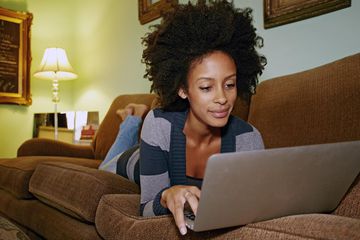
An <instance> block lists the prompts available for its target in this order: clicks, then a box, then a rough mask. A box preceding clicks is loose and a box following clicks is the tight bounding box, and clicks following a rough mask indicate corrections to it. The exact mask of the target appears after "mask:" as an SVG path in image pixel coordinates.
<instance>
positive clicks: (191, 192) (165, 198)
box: [161, 185, 201, 235]
mask: <svg viewBox="0 0 360 240" xmlns="http://www.w3.org/2000/svg"><path fill="white" fill-rule="evenodd" d="M200 192H201V191H200V189H199V188H197V187H195V186H185V185H176V186H172V187H170V188H168V189H166V190H165V191H163V192H162V194H161V205H163V207H166V208H168V209H169V210H170V212H171V213H172V214H173V216H174V219H175V223H176V226H177V227H178V228H179V230H180V233H181V234H182V235H185V234H186V232H187V230H186V225H185V219H184V206H185V203H186V202H187V203H188V204H189V205H190V207H191V209H192V211H193V213H194V214H195V215H196V212H197V207H198V205H199V199H200Z"/></svg>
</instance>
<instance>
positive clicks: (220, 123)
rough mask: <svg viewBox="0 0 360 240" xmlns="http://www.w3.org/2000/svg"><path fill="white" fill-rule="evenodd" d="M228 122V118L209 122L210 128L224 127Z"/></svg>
mask: <svg viewBox="0 0 360 240" xmlns="http://www.w3.org/2000/svg"><path fill="white" fill-rule="evenodd" d="M228 121H229V117H226V118H221V119H212V121H210V124H209V125H210V126H212V127H218V128H219V127H224V126H225V125H226V124H227V123H228Z"/></svg>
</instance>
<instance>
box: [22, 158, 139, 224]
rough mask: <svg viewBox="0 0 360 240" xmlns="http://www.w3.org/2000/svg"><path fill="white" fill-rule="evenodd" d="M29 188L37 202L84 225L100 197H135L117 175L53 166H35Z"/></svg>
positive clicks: (135, 190) (131, 187) (133, 187)
mask: <svg viewBox="0 0 360 240" xmlns="http://www.w3.org/2000/svg"><path fill="white" fill-rule="evenodd" d="M29 188H30V192H31V193H33V194H34V195H35V196H36V197H37V198H38V199H39V200H40V201H42V202H44V203H46V204H48V205H51V206H53V207H55V208H57V209H58V210H60V211H62V212H65V213H67V214H69V215H71V216H73V217H76V218H78V219H80V220H82V221H86V222H94V221H95V212H96V208H97V206H98V203H99V201H100V198H101V197H102V196H103V195H104V194H109V193H125V194H131V193H139V187H138V186H137V185H136V184H135V183H133V182H130V181H129V180H127V179H125V178H123V177H121V176H119V175H116V174H113V173H110V172H106V171H101V170H97V169H92V168H88V167H83V166H78V165H75V164H69V163H55V162H46V163H41V164H39V165H38V166H37V168H36V169H35V172H34V173H33V175H32V177H31V180H30V187H29Z"/></svg>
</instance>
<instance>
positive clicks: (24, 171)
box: [0, 156, 101, 199]
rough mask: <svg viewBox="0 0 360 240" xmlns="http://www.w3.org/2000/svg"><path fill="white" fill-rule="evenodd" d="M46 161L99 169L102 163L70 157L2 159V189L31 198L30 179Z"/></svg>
mask: <svg viewBox="0 0 360 240" xmlns="http://www.w3.org/2000/svg"><path fill="white" fill-rule="evenodd" d="M45 161H53V162H69V163H74V164H78V165H82V166H87V167H91V168H97V167H98V166H99V164H100V162H101V161H99V160H93V159H85V158H70V157H47V156H32V157H17V158H8V159H0V188H1V189H4V190H6V191H9V192H10V193H12V194H14V195H15V196H16V197H17V198H24V199H25V198H31V197H32V195H31V193H30V192H29V181H30V177H31V175H32V174H33V172H34V169H35V167H36V166H37V165H38V164H39V163H41V162H45Z"/></svg>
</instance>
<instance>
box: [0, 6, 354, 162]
mask: <svg viewBox="0 0 360 240" xmlns="http://www.w3.org/2000/svg"><path fill="white" fill-rule="evenodd" d="M137 2H138V1H135V0H123V1H119V0H101V1H99V0H51V1H44V0H27V1H25V0H0V6H1V7H5V8H9V9H13V10H20V11H28V12H31V13H33V15H34V20H33V25H32V38H31V39H32V44H31V47H32V57H33V61H32V67H31V73H33V72H34V71H35V70H36V69H37V67H38V65H39V63H40V61H41V58H42V55H43V52H44V50H45V48H47V47H63V48H65V49H66V51H67V54H68V58H69V60H70V62H71V64H72V65H73V67H74V69H75V71H76V72H77V73H78V75H79V78H78V79H76V80H74V81H68V82H60V98H61V101H60V104H59V107H58V108H59V110H60V111H70V110H94V111H99V112H100V119H102V118H103V117H104V115H105V114H106V111H107V109H108V107H109V105H110V104H111V101H112V100H113V99H114V98H115V97H116V96H117V95H119V94H123V93H139V92H148V91H149V86H150V84H149V82H148V81H147V80H144V79H143V74H144V70H145V67H144V66H143V64H142V63H141V54H142V46H141V37H142V36H143V35H144V34H145V33H146V32H147V30H148V26H149V24H148V25H140V23H139V21H138V16H137V14H138V9H137ZM180 2H182V3H184V2H186V1H185V0H180ZM262 2H263V1H261V0H256V1H254V0H235V4H236V6H238V7H243V6H249V7H251V8H253V9H254V20H255V23H254V24H255V26H256V28H257V29H258V31H259V34H260V35H262V36H263V37H264V39H265V47H264V48H263V49H261V52H262V53H264V54H265V55H266V56H267V58H268V65H267V67H266V70H265V71H264V74H263V76H262V77H261V80H264V79H268V78H272V77H275V76H280V75H285V74H289V73H293V72H297V71H302V70H304V69H309V68H312V67H316V66H319V65H321V64H324V63H327V62H330V61H333V60H335V59H338V58H342V57H344V56H347V55H350V54H354V53H357V52H360V45H359V42H360V31H359V30H358V27H357V25H356V24H358V23H359V22H360V15H359V14H358V13H359V12H360V1H355V0H353V1H352V7H351V8H347V9H343V10H340V11H336V12H333V13H329V14H326V15H322V16H318V17H314V18H311V19H308V20H304V21H301V22H297V23H292V24H287V25H284V26H280V27H276V28H272V29H269V30H264V28H263V5H262ZM158 21H159V20H157V21H155V22H152V23H156V22H158ZM152 23H151V24H152ZM31 93H32V99H33V104H32V105H31V106H28V107H25V106H16V105H6V104H0V157H14V156H16V150H17V148H18V147H19V146H20V144H21V143H22V142H23V141H25V140H26V139H29V138H31V137H32V126H33V114H34V113H37V112H51V111H53V104H52V102H51V82H50V81H45V80H39V79H36V78H34V77H32V76H31Z"/></svg>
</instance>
